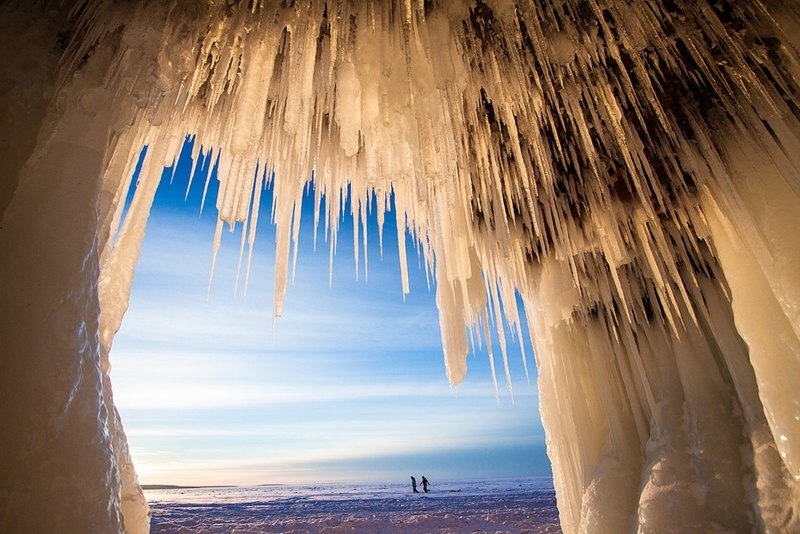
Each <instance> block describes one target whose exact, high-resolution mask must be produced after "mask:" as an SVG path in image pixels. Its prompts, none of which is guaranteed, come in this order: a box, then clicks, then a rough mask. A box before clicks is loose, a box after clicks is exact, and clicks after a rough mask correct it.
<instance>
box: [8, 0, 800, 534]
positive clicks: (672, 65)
mask: <svg viewBox="0 0 800 534" xmlns="http://www.w3.org/2000/svg"><path fill="white" fill-rule="evenodd" d="M0 27H1V28H2V31H0V47H1V50H2V52H3V58H4V65H3V68H2V69H1V70H0V78H1V79H0V91H1V92H2V96H3V98H2V107H3V113H2V115H1V116H0V117H1V118H0V120H2V130H0V131H2V134H3V142H2V143H0V151H1V152H0V166H1V167H2V175H3V182H2V187H1V188H0V209H2V210H3V212H2V213H3V215H2V228H1V229H0V276H2V280H3V298H2V299H0V307H2V317H3V320H2V321H0V323H2V335H1V337H0V340H1V341H0V346H2V347H3V349H2V351H3V372H2V373H0V376H2V378H0V380H1V381H2V389H1V390H0V391H2V393H1V394H2V399H0V401H1V402H0V413H1V414H2V419H0V426H1V427H2V428H3V429H4V430H3V432H2V433H0V450H2V451H3V452H2V463H0V530H2V531H8V532H12V531H13V532H21V531H38V532H54V531H61V532H68V531H69V532H90V531H102V532H115V531H121V530H125V531H127V532H146V531H147V522H148V515H147V506H146V503H145V502H144V500H143V498H142V497H141V492H140V491H139V489H138V485H137V483H136V476H135V473H134V471H133V468H132V465H131V462H130V459H129V457H128V454H127V445H126V441H125V436H124V433H123V432H122V427H121V424H120V422H119V417H118V415H117V414H116V411H115V409H114V406H113V400H112V396H111V384H110V381H109V374H108V373H109V363H108V351H109V349H110V347H111V342H112V340H113V336H114V333H115V332H116V330H117V328H118V327H119V324H120V321H121V319H122V316H123V314H124V311H125V307H126V303H127V298H128V291H129V289H130V284H131V279H132V276H133V269H134V266H135V263H136V260H137V255H138V247H139V242H140V241H141V239H142V236H143V234H144V230H145V223H146V220H147V216H148V211H149V206H150V204H151V201H152V198H153V194H154V191H155V188H156V186H157V181H158V179H159V176H160V174H161V169H162V167H163V166H164V165H169V164H170V163H172V161H173V160H174V159H175V158H176V157H177V153H178V151H179V150H180V148H181V146H182V143H183V139H184V136H185V135H187V134H190V135H195V136H196V139H197V140H198V141H197V142H196V143H195V146H196V147H197V150H200V147H201V146H202V147H204V148H203V150H206V151H209V150H212V149H213V151H214V152H213V153H214V154H217V155H218V156H219V179H220V182H221V184H220V194H219V196H218V198H217V206H216V207H217V209H218V211H219V229H218V230H219V231H218V232H217V237H216V241H217V243H218V240H219V239H220V236H221V235H222V230H223V226H224V225H226V224H239V223H241V224H243V225H245V229H246V231H244V232H243V233H242V235H243V242H242V246H243V248H246V246H247V243H252V240H253V239H255V234H256V220H255V217H254V215H255V214H256V213H257V212H258V205H259V202H260V191H261V190H262V188H263V186H264V185H265V183H267V182H269V183H270V184H271V186H272V187H273V188H274V198H275V203H274V207H273V217H274V220H275V222H276V223H277V241H276V243H277V245H276V246H277V265H276V267H277V268H276V275H275V294H276V295H277V297H276V301H275V304H274V306H275V315H276V316H279V315H280V314H281V311H282V301H283V298H284V295H285V294H286V288H287V282H288V280H289V279H290V273H291V269H293V268H294V267H293V264H294V261H295V260H294V259H293V253H292V248H293V244H294V243H297V232H298V228H299V224H298V221H299V216H300V215H299V214H300V208H301V201H302V198H303V197H302V192H303V190H304V188H305V187H306V186H307V184H308V183H310V182H311V181H312V180H313V183H314V187H315V191H316V200H315V201H316V207H317V210H316V212H315V217H316V218H317V220H318V221H320V223H321V224H324V225H325V228H326V229H327V231H328V232H329V234H330V235H331V236H332V239H331V243H333V244H335V236H336V231H337V222H338V217H339V215H340V210H341V209H342V207H343V206H344V205H345V204H344V203H343V201H342V199H343V197H344V195H347V194H349V195H350V196H351V199H352V203H351V205H352V206H353V208H352V213H351V215H352V217H353V218H354V219H355V221H356V222H357V224H355V232H354V235H353V239H354V240H355V241H356V244H357V245H358V244H359V243H361V242H362V240H363V244H362V245H361V246H366V240H365V239H366V238H365V236H366V233H365V232H364V231H362V230H360V228H363V224H364V222H365V219H366V213H367V210H370V209H374V210H377V214H378V218H379V220H382V217H383V214H384V213H385V211H386V210H387V209H388V207H389V206H391V205H393V207H394V209H396V210H397V214H398V221H404V222H405V225H406V228H404V227H403V225H402V224H401V225H399V226H400V228H399V229H398V232H400V233H402V232H405V231H406V229H407V230H408V231H410V232H411V234H412V235H413V236H414V238H415V239H416V240H417V242H418V243H419V249H420V252H421V254H422V255H423V257H424V259H425V261H426V263H427V265H428V266H429V268H430V270H431V272H432V273H433V275H434V276H435V279H436V282H437V284H436V292H437V304H438V307H439V310H440V323H441V331H442V341H443V346H444V354H445V362H446V369H447V374H448V377H449V378H450V380H451V381H452V382H453V383H457V382H458V381H459V380H461V379H462V377H463V376H464V373H465V372H466V364H465V355H466V353H467V351H468V346H469V343H468V339H469V336H470V335H471V334H470V331H472V332H474V333H475V334H476V335H479V334H482V333H483V332H485V331H486V330H487V329H488V328H492V327H494V328H498V329H500V330H501V331H502V334H503V335H502V336H501V339H503V338H504V336H505V335H529V336H530V337H531V339H532V340H533V344H534V347H535V353H536V354H535V359H536V363H537V367H538V372H539V387H540V391H541V412H542V418H543V421H544V425H545V429H546V432H547V440H548V451H549V455H550V458H551V460H552V463H553V467H554V469H555V485H556V489H557V495H558V504H559V511H560V518H561V523H562V526H563V528H564V530H565V531H566V532H578V531H590V532H625V531H632V530H639V531H642V532H670V531H674V532H711V531H723V530H724V531H767V532H791V531H794V532H797V531H800V510H798V504H797V503H798V502H800V488H799V487H798V486H799V485H800V388H799V387H798V386H800V233H799V232H798V228H800V122H799V119H800V108H799V107H798V104H800V6H799V5H798V4H797V2H795V1H794V0H753V1H750V2H738V1H734V0H715V1H704V0H700V1H689V0H663V1H642V2H627V1H623V0H542V1H533V0H518V1H512V0H475V1H471V0H470V1H464V2H459V1H456V0H452V1H451V0H403V1H400V0H386V1H378V0H372V1H367V0H363V1H360V0H350V1H347V0H340V1H319V0H283V1H271V0H250V1H249V2H246V1H238V0H227V1H223V0H205V1H203V2H178V1H171V2H167V1H160V0H150V1H141V2H115V1H112V0H60V1H59V0H52V1H37V2H23V1H20V0H16V1H14V0H12V1H7V2H4V3H3V4H2V6H0ZM143 145H147V146H148V147H149V150H148V154H147V158H146V161H145V162H144V168H143V170H142V172H141V174H140V178H139V183H138V187H137V189H136V194H135V198H134V200H133V203H132V205H131V207H130V210H129V211H128V212H127V214H126V217H125V218H124V221H122V224H121V227H120V223H121V213H122V206H123V200H124V199H125V198H126V195H127V193H128V191H129V189H130V187H131V183H130V182H131V176H132V174H133V173H132V170H133V168H134V165H135V164H136V161H137V157H138V154H139V151H140V149H141V147H142V146H143ZM195 156H197V155H195ZM323 196H324V197H325V199H326V202H325V203H324V204H323V203H321V199H322V197H323ZM321 205H322V206H324V209H320V206H321ZM118 228H120V229H119V231H118V232H117V229H118ZM402 241H403V240H402V239H401V242H402ZM332 246H333V245H332ZM356 250H357V251H358V250H359V247H358V246H356ZM356 254H358V252H356ZM400 257H401V263H402V264H403V265H402V267H403V270H404V272H405V261H406V259H405V256H404V249H403V248H402V247H401V250H400ZM356 260H357V261H358V258H356ZM403 277H404V288H407V282H405V274H404V275H403ZM518 302H522V304H523V306H524V310H522V309H520V308H519V307H518ZM522 313H526V314H527V317H528V319H529V321H528V323H529V324H530V325H531V326H530V331H529V332H521V331H520V328H519V324H520V322H519V318H520V316H521V314H522ZM501 345H502V344H501ZM500 348H501V352H504V351H503V346H501V347H500Z"/></svg>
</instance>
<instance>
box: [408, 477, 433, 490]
mask: <svg viewBox="0 0 800 534" xmlns="http://www.w3.org/2000/svg"><path fill="white" fill-rule="evenodd" d="M411 478H412V479H413V478H414V477H411ZM429 484H430V482H428V479H427V478H425V475H422V491H424V492H425V493H428V485H429Z"/></svg>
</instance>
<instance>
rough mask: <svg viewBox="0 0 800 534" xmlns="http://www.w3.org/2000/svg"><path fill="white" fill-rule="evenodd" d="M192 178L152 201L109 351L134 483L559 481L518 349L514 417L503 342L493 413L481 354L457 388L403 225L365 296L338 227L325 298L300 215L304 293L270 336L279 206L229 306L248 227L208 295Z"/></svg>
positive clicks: (348, 230) (389, 226)
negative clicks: (244, 287) (406, 283)
mask: <svg viewBox="0 0 800 534" xmlns="http://www.w3.org/2000/svg"><path fill="white" fill-rule="evenodd" d="M186 163H187V162H186V160H185V159H184V161H183V163H182V164H180V165H179V167H178V172H176V176H175V178H174V180H173V183H172V184H169V182H168V180H163V181H162V184H161V186H160V188H159V191H158V193H157V196H156V203H155V206H154V208H153V212H152V214H151V217H150V220H149V222H148V227H147V235H146V238H145V241H144V244H143V247H142V254H141V258H140V261H139V264H138V266H137V270H136V277H135V280H134V287H133V292H132V297H131V304H130V308H129V310H128V313H127V315H126V316H125V319H124V321H123V325H122V328H121V330H120V332H119V333H118V335H117V337H116V339H115V342H114V346H113V348H112V351H111V363H112V380H113V384H114V395H115V400H116V404H117V406H118V409H119V411H120V413H121V415H122V418H123V423H124V425H125V429H126V432H127V434H128V439H129V443H130V446H131V450H132V454H133V458H134V461H135V463H136V466H137V470H138V472H139V476H140V481H141V482H142V483H144V484H154V483H169V484H187V485H192V484H195V485H199V484H267V483H303V482H309V483H314V482H337V481H352V482H360V481H373V482H389V481H397V480H405V479H407V478H408V476H409V475H412V474H413V475H421V474H426V475H427V476H428V478H429V479H431V480H432V481H435V480H445V479H447V480H454V479H472V478H488V477H508V476H530V475H546V474H549V472H550V466H549V463H548V460H547V456H546V454H545V450H544V434H543V431H542V428H541V423H540V421H539V416H538V399H537V394H536V387H535V383H536V377H535V375H534V374H533V373H534V369H533V363H532V361H533V358H532V349H531V348H530V346H529V345H528V346H526V347H525V352H526V354H527V355H528V356H527V357H528V363H529V369H530V372H531V381H530V383H528V382H527V380H526V377H525V371H524V368H523V364H522V356H521V353H520V347H519V345H518V344H517V343H516V341H515V340H509V345H510V351H509V361H510V366H511V376H512V380H513V389H514V398H513V401H512V399H511V397H510V395H509V392H508V388H507V386H506V384H505V379H504V377H503V372H502V360H501V357H500V354H499V348H497V347H498V345H497V343H496V342H495V345H494V346H495V347H496V352H497V354H496V355H495V360H496V364H497V366H498V381H499V385H500V398H499V401H498V399H496V397H495V392H494V387H493V385H492V378H491V374H490V370H489V361H488V355H487V353H486V351H485V350H477V351H476V352H475V353H473V354H470V356H469V357H468V365H469V373H468V376H467V379H466V381H465V382H464V383H463V384H461V385H459V386H458V387H456V388H451V386H450V385H449V384H448V382H447V379H446V377H445V370H444V363H443V358H442V347H441V338H440V336H439V323H438V315H437V310H436V303H435V297H434V293H433V290H432V289H429V288H428V282H427V281H426V276H425V272H424V269H423V268H422V267H421V265H420V261H419V259H418V257H417V254H416V250H415V248H414V246H413V243H412V242H411V240H410V238H407V242H406V246H407V248H408V256H409V271H410V277H411V293H410V295H407V296H406V298H405V300H404V299H403V295H402V290H401V285H400V269H399V261H398V254H397V242H396V237H395V235H396V234H395V231H394V225H395V221H394V217H393V216H391V217H388V220H387V222H386V226H385V228H384V246H383V255H382V256H383V257H382V258H381V253H380V250H379V247H378V238H377V226H376V224H375V221H374V220H371V221H370V224H369V232H370V234H369V247H368V248H369V250H368V262H369V272H368V279H367V280H365V276H364V272H363V259H362V262H361V270H362V272H361V273H360V275H359V276H358V280H356V273H355V263H354V260H353V243H352V225H351V223H350V221H349V220H348V218H345V220H343V222H342V228H341V229H340V238H339V241H338V244H337V254H336V257H335V260H334V276H333V282H332V284H330V283H329V264H328V260H329V256H328V244H327V242H325V240H324V236H323V235H322V230H321V229H320V230H319V233H318V243H317V250H316V251H314V250H313V246H312V238H313V234H314V228H313V225H312V217H311V216H310V213H308V210H305V209H304V217H303V227H302V230H301V234H300V239H301V243H300V250H299V259H298V265H297V271H296V276H295V279H294V282H293V283H291V284H290V286H289V288H288V292H287V297H286V303H285V307H284V315H283V317H281V318H279V319H277V321H276V322H275V323H274V328H273V319H272V283H273V261H274V260H273V251H274V246H275V228H274V226H272V225H271V223H270V219H269V206H270V201H269V199H268V201H267V202H265V206H263V210H262V216H261V219H260V222H259V237H258V239H257V241H256V251H255V256H254V260H253V266H252V271H251V276H250V283H249V288H248V292H247V295H246V296H244V295H242V294H241V293H242V291H241V283H240V288H239V294H238V295H237V296H234V283H235V271H236V264H237V261H238V251H239V238H240V235H241V234H240V232H241V227H239V228H237V231H236V232H235V234H234V235H231V234H228V233H227V232H226V233H225V235H224V236H223V245H222V248H221V249H220V253H219V257H218V260H217V267H216V271H215V274H214V280H213V283H212V285H211V290H210V294H209V293H208V277H209V272H210V263H211V243H212V237H213V233H214V224H215V210H214V209H213V202H212V201H207V202H206V210H205V211H204V213H203V214H202V216H201V215H199V199H200V196H201V194H202V185H203V184H202V179H197V178H195V182H194V183H193V185H192V189H191V191H190V195H189V199H188V201H186V202H184V200H183V197H184V193H185V190H186V182H187V178H188V172H187V169H188V165H186ZM212 182H213V180H212ZM212 194H213V191H212ZM267 194H268V195H269V192H267ZM209 206H210V209H209ZM309 207H310V206H309ZM362 253H363V251H362Z"/></svg>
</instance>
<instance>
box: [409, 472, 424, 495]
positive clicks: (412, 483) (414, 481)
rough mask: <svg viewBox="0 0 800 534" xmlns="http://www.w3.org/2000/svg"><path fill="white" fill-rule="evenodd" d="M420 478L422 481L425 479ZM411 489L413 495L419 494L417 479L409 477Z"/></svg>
mask: <svg viewBox="0 0 800 534" xmlns="http://www.w3.org/2000/svg"><path fill="white" fill-rule="evenodd" d="M422 478H423V480H424V479H425V477H422ZM411 489H412V490H414V493H419V492H418V491H417V479H416V478H414V477H413V476H412V477H411ZM425 491H427V490H425Z"/></svg>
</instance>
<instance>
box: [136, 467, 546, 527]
mask: <svg viewBox="0 0 800 534" xmlns="http://www.w3.org/2000/svg"><path fill="white" fill-rule="evenodd" d="M418 478H419V477H418ZM420 491H421V490H420ZM145 496H146V497H147V499H148V501H149V503H150V506H151V510H152V523H151V525H152V526H151V530H150V531H151V533H153V534H155V533H159V534H161V533H165V534H166V533H182V534H184V533H185V534H188V533H203V532H209V533H223V532H224V533H230V534H233V533H236V534H244V533H248V534H250V533H257V532H283V533H296V534H300V533H334V532H335V533H339V532H360V533H380V532H404V533H423V532H424V533H462V532H467V533H483V532H485V533H492V534H496V533H531V534H533V533H543V532H561V530H560V528H559V526H558V512H557V510H556V508H555V493H554V491H553V487H552V480H551V479H549V478H524V479H522V478H520V479H503V480H488V481H470V482H441V483H437V482H436V481H433V485H432V486H431V490H430V493H427V494H425V493H420V494H413V493H411V484H410V480H409V483H407V484H401V483H397V484H361V485H355V484H323V485H307V486H292V485H271V486H253V487H214V488H175V489H159V490H145Z"/></svg>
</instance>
